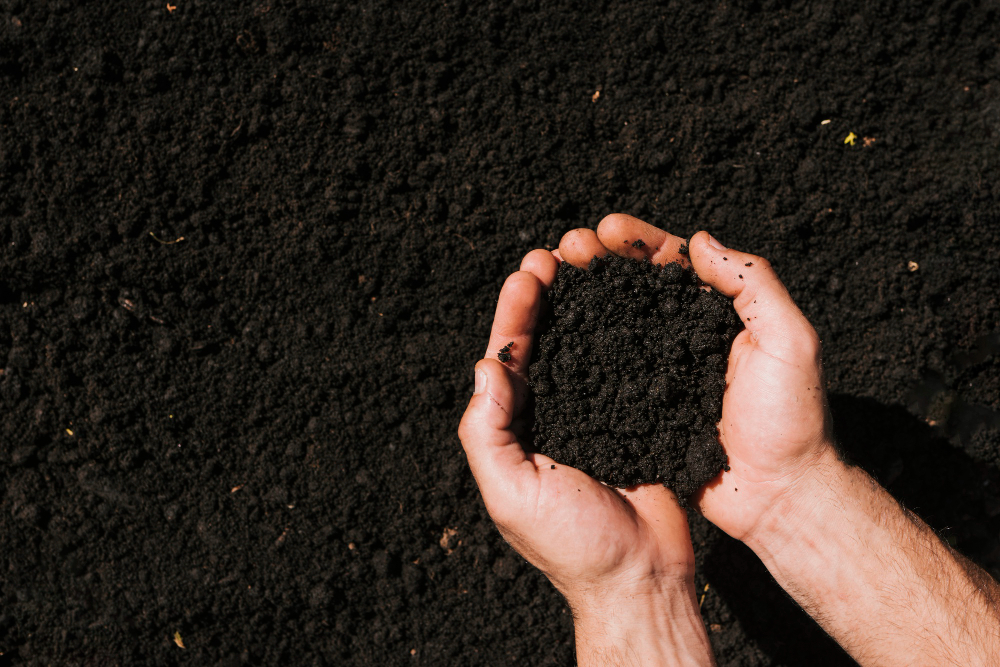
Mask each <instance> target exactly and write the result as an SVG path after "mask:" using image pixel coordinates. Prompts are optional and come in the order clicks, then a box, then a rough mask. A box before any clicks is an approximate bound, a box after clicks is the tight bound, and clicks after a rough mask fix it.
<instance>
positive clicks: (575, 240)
mask: <svg viewBox="0 0 1000 667" xmlns="http://www.w3.org/2000/svg"><path fill="white" fill-rule="evenodd" d="M559 254H560V256H561V257H562V258H563V261H566V262H569V263H570V264H572V265H573V266H575V267H577V268H580V269H586V268H587V267H588V266H590V261H591V260H592V259H594V257H604V256H605V255H607V254H608V249H607V248H605V247H604V244H603V243H601V241H600V239H598V238H597V233H596V232H595V231H594V230H593V229H584V228H578V229H571V230H569V231H568V232H566V233H565V234H563V237H562V239H561V240H560V241H559Z"/></svg>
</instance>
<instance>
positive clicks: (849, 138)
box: [844, 132, 858, 146]
mask: <svg viewBox="0 0 1000 667" xmlns="http://www.w3.org/2000/svg"><path fill="white" fill-rule="evenodd" d="M857 138H858V135H856V134H854V133H853V132H851V133H850V134H849V135H847V138H846V139H844V143H845V144H850V145H852V146H853V145H854V141H855V140H856V139H857Z"/></svg>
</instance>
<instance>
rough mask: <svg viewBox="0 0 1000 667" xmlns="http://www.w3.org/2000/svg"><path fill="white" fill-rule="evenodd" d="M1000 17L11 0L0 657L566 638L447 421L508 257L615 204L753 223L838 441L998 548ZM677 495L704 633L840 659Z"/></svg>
mask: <svg viewBox="0 0 1000 667" xmlns="http://www.w3.org/2000/svg"><path fill="white" fill-rule="evenodd" d="M998 32H1000V15H998V12H997V8H996V7H995V4H993V3H987V2H970V1H968V0H933V1H932V0H872V1H864V2H862V1H861V0H838V1H837V2H832V1H826V0H819V1H817V2H795V1H791V0H752V1H747V2H742V1H733V2H723V3H708V2H690V3H683V2H671V1H663V2H661V1H658V0H656V1H654V0H632V1H629V2H622V1H619V0H607V1H603V2H593V3H577V2H569V1H568V0H512V1H510V2H469V1H468V0H447V2H442V1H437V2H430V1H428V0H407V1H406V2H389V1H388V0H365V1H363V2H340V1H336V0H334V1H331V2H311V1H308V0H303V1H297V0H253V1H251V2H247V3H215V2H210V1H208V0H200V1H197V2H194V1H191V0H187V1H181V0H171V1H170V2H169V3H168V2H164V1H162V0H156V1H153V0H150V1H148V2H147V1H143V0H140V1H138V2H137V1H135V0H128V1H125V0H106V1H104V2H99V3H85V2H72V1H70V0H31V1H30V2H29V1H28V0H7V1H6V2H4V3H0V369H2V374H0V415H2V418H0V536H2V537H0V654H2V655H0V665H59V664H79V665H101V666H105V665H129V666H133V665H173V664H191V665H223V666H224V665H241V664H255V665H278V664H280V665H338V666H339V665H366V666H367V665H371V666H375V665H378V666H380V667H381V666H385V665H389V666H395V665H400V666H410V665H435V666H437V665H567V664H571V663H572V660H573V651H574V646H573V632H572V618H571V615H570V613H569V611H568V609H567V608H566V605H565V603H564V601H563V600H562V599H561V598H560V596H559V595H558V593H557V592H556V591H555V590H554V589H553V588H552V586H551V585H550V584H549V583H548V582H547V580H546V579H545V577H544V575H542V574H541V573H539V572H537V571H535V570H534V569H533V568H531V567H530V566H528V565H527V564H526V563H525V562H524V560H523V559H521V558H520V557H519V556H518V555H517V554H516V553H514V552H513V551H512V550H511V549H510V548H509V547H508V546H507V545H506V544H505V543H504V541H503V539H502V538H501V536H500V535H499V533H498V532H497V530H496V528H495V527H494V525H493V523H492V522H491V521H490V519H489V516H488V514H487V512H486V510H485V508H484V507H483V504H482V502H481V500H480V497H479V494H478V491H477V489H476V485H475V482H474V480H473V478H472V475H471V473H470V472H469V470H468V466H467V464H466V461H465V457H464V456H463V454H462V449H461V446H460V443H459V441H458V437H457V434H456V428H457V425H458V423H459V420H460V418H461V415H462V412H463V410H464V409H465V405H466V403H467V400H468V398H469V396H470V395H471V394H472V390H473V385H474V374H473V365H474V363H475V362H476V360H477V359H479V358H481V357H482V356H483V355H484V354H490V355H491V356H494V357H495V355H496V354H497V350H496V349H492V350H486V349H485V348H486V344H487V340H488V335H489V331H490V324H491V321H492V318H493V313H494V309H495V307H496V298H497V295H498V293H499V291H500V287H501V285H502V284H503V281H504V280H505V278H506V277H507V276H508V275H509V274H510V273H512V272H513V271H516V270H517V268H518V266H519V262H520V260H521V258H522V257H523V256H524V254H525V253H527V252H528V251H529V250H531V249H533V248H546V247H548V248H555V247H556V246H557V245H558V243H559V239H560V238H561V236H562V235H563V234H564V233H565V232H566V231H567V230H569V229H571V228H573V227H579V226H585V227H594V226H596V224H597V223H598V221H599V220H600V219H601V218H602V217H603V216H604V215H606V214H608V213H610V212H614V211H619V212H625V213H630V214H632V215H635V216H637V217H639V218H642V219H645V220H647V221H649V222H650V223H653V224H656V225H658V226H661V227H663V228H665V229H667V230H668V231H670V232H672V233H673V234H676V235H678V236H681V237H684V238H688V237H690V236H691V235H692V234H694V233H695V232H697V231H698V230H700V229H703V228H704V229H708V230H709V231H711V233H712V234H713V236H714V237H715V238H717V239H719V240H720V241H721V242H722V243H723V244H725V245H726V246H728V247H732V248H736V249H740V250H745V251H747V252H753V253H756V254H759V255H762V256H764V257H766V258H768V259H769V260H770V261H771V262H772V263H773V265H774V266H775V268H776V270H777V272H778V274H779V276H780V277H781V278H782V280H783V281H784V282H785V284H786V285H787V286H788V289H789V291H790V293H791V295H792V296H793V297H794V299H795V300H796V302H797V303H798V304H799V306H800V307H801V308H802V310H803V312H804V313H805V315H806V316H807V317H808V318H809V319H810V321H811V322H812V323H813V324H814V325H815V327H816V329H817V331H818V332H819V334H820V336H821V337H822V339H823V345H824V370H825V373H826V378H827V382H828V388H829V391H830V392H831V397H830V398H831V401H830V402H831V408H832V411H833V417H834V421H835V424H836V428H837V429H838V433H837V437H838V441H839V442H840V443H841V446H842V447H844V449H845V450H846V451H847V453H848V454H850V455H851V456H853V458H854V459H855V460H856V461H857V462H858V463H859V464H860V465H862V466H864V467H865V468H866V469H868V470H869V471H871V472H872V474H874V475H875V476H876V477H877V478H878V479H879V481H880V482H881V483H882V484H883V485H885V486H886V487H887V488H888V489H889V490H890V491H891V492H892V493H893V494H895V495H896V496H897V497H898V498H899V499H900V500H901V501H902V502H904V503H905V504H906V506H907V507H908V508H912V509H913V510H914V511H915V512H917V513H918V514H919V515H920V516H922V517H923V518H924V519H926V520H927V521H928V522H929V523H930V525H931V526H933V527H934V528H935V529H936V530H937V531H939V532H940V534H941V535H942V536H943V538H944V539H947V540H948V541H949V542H950V543H952V544H954V546H955V548H956V549H958V550H959V551H961V552H962V553H964V554H965V555H967V556H969V557H970V558H971V559H973V560H974V561H975V562H977V563H979V564H981V565H982V566H983V567H985V568H986V569H987V570H988V571H989V572H991V573H992V574H993V575H994V576H996V575H998V574H1000V548H998V546H997V545H998V535H1000V494H998V489H1000V475H998V469H997V465H998V463H1000V448H998V441H1000V419H998V416H997V415H998V412H1000V354H998V350H1000V339H998V338H997V332H998V322H1000V300H998V298H997V292H996V286H997V285H998V284H1000V262H998V261H997V256H998V248H1000V169H998V167H1000V57H998V48H997V43H996V35H997V34H998ZM848 137H852V138H851V139H850V140H848ZM911 263H912V264H911ZM913 266H915V267H916V268H911V267H913ZM503 342H506V341H503ZM690 519H691V526H692V535H693V538H694V547H695V552H696V559H697V574H696V583H697V587H698V595H699V600H700V601H701V612H702V615H703V618H704V620H705V623H706V625H707V627H708V628H709V637H710V639H711V641H712V645H713V647H714V649H715V651H716V654H717V656H718V659H719V663H720V664H721V665H731V666H737V665H739V666H744V665H752V666H757V665H761V666H770V665H804V664H805V665H844V664H850V661H849V660H848V659H847V658H846V657H845V656H844V654H843V653H842V652H840V651H839V650H838V649H837V648H836V647H835V646H833V645H832V642H830V640H828V639H826V637H825V635H824V634H823V632H822V630H821V629H820V628H819V627H818V626H817V625H816V624H815V623H814V622H812V621H811V620H810V619H809V618H808V617H807V616H806V615H805V614H804V613H802V612H801V611H800V610H798V609H797V608H796V607H795V606H794V604H792V603H791V602H790V601H789V599H788V596H787V595H785V594H784V592H783V591H781V590H780V589H779V588H778V587H777V586H776V585H775V583H774V582H773V581H772V579H771V578H770V577H769V576H768V574H767V573H766V571H764V570H763V568H762V567H761V566H760V563H759V562H758V561H757V560H756V559H755V558H754V557H753V555H752V554H751V553H750V552H749V551H747V550H746V549H745V548H744V547H743V546H742V545H741V544H739V543H737V542H734V541H732V540H731V539H729V538H728V537H727V536H725V535H723V534H721V533H720V532H719V531H717V530H716V529H714V528H713V527H711V526H710V525H708V524H707V523H706V522H705V521H704V520H702V519H701V518H700V517H699V516H697V514H695V513H691V514H690ZM181 645H183V647H182V646H181Z"/></svg>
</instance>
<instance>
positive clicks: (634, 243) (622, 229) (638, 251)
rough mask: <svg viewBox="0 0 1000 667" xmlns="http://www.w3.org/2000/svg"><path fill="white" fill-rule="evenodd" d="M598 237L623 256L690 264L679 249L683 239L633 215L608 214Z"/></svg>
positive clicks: (602, 221) (599, 229) (683, 242)
mask: <svg viewBox="0 0 1000 667" xmlns="http://www.w3.org/2000/svg"><path fill="white" fill-rule="evenodd" d="M597 237H598V239H600V241H601V244H602V245H604V246H605V247H607V248H608V249H609V250H611V252H613V253H615V254H616V255H621V256H622V257H631V258H632V259H636V260H642V259H645V258H648V259H649V261H651V262H652V263H653V264H660V265H663V264H668V263H670V262H680V263H681V265H682V266H685V267H687V266H690V262H689V261H688V258H687V257H685V256H684V255H683V254H681V252H680V249H681V247H682V246H684V245H685V244H686V242H685V241H684V239H682V238H681V237H679V236H674V235H673V234H670V233H668V232H665V231H663V230H662V229H660V228H659V227H654V226H653V225H650V224H649V223H646V222H643V221H642V220H640V219H639V218H633V217H632V216H631V215H625V214H624V213H612V214H611V215H609V216H607V217H606V218H604V219H603V220H601V222H600V224H599V225H597ZM640 241H641V243H640Z"/></svg>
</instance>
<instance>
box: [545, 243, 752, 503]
mask: <svg viewBox="0 0 1000 667" xmlns="http://www.w3.org/2000/svg"><path fill="white" fill-rule="evenodd" d="M547 297H548V304H549V306H550V310H549V313H550V316H549V317H548V318H546V319H543V320H542V322H541V325H540V329H541V330H542V331H543V332H542V333H541V335H540V336H539V339H538V344H537V347H536V350H537V351H536V353H535V358H534V360H533V361H532V364H531V368H530V374H529V377H530V385H531V389H532V392H533V394H534V397H535V410H534V415H535V421H534V426H533V429H532V430H533V433H534V434H535V439H534V445H535V448H536V449H537V450H539V451H541V452H542V453H543V454H546V455H548V456H551V457H552V458H554V459H555V460H556V461H559V462H560V463H564V464H566V465H571V466H573V467H575V468H579V469H580V470H583V471H584V472H586V473H587V474H589V475H591V476H592V477H594V478H595V479H597V480H598V481H601V482H605V483H606V484H610V485H612V486H616V487H620V488H624V487H630V486H634V485H635V484H648V483H654V482H660V483H663V484H664V485H665V486H667V487H669V488H671V489H673V490H674V492H675V493H676V494H677V495H678V496H679V497H680V498H682V499H687V498H688V496H690V495H691V494H693V493H694V492H695V491H697V490H698V489H700V488H701V487H702V486H704V485H705V484H706V483H707V482H708V481H710V480H711V479H712V478H713V477H715V476H716V475H717V474H718V473H719V471H720V470H722V468H723V466H724V465H726V455H725V452H723V451H722V445H720V444H719V438H718V428H717V427H716V424H718V423H719V419H720V418H721V416H722V396H723V393H724V391H725V389H726V363H727V360H728V359H729V347H730V345H732V342H733V339H734V338H735V337H736V334H737V333H739V331H740V329H741V328H742V327H741V326H740V321H739V317H738V316H737V315H736V311H735V310H733V305H732V301H731V300H730V299H727V298H726V297H724V296H722V295H720V294H718V293H717V292H707V291H704V290H703V289H701V287H700V283H699V281H698V277H697V276H696V275H695V274H694V273H693V272H692V271H690V270H685V269H682V268H681V267H680V265H679V264H667V265H666V266H665V267H659V266H655V265H653V264H650V263H649V262H648V261H647V262H642V263H640V262H635V261H632V260H628V259H623V258H620V257H606V258H601V259H596V258H595V259H594V260H593V261H592V262H591V263H590V268H589V270H587V271H584V270H581V269H578V268H576V267H573V266H571V265H569V264H566V263H564V264H563V265H562V266H561V267H560V268H559V273H558V274H557V276H556V280H555V283H553V285H552V289H551V290H549V292H548V294H547Z"/></svg>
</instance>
